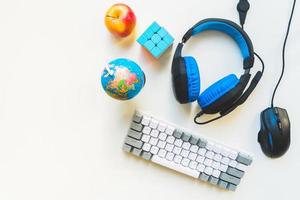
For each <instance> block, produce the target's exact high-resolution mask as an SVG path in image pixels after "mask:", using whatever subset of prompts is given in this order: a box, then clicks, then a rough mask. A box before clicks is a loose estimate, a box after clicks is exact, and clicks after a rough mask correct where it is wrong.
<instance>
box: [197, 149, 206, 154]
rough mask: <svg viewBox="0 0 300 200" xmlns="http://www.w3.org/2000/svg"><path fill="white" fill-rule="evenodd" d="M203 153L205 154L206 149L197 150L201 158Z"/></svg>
mask: <svg viewBox="0 0 300 200" xmlns="http://www.w3.org/2000/svg"><path fill="white" fill-rule="evenodd" d="M205 153H206V149H204V148H200V149H199V150H198V154H199V155H201V156H204V155H205Z"/></svg>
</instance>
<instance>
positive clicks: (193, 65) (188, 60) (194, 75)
mask: <svg viewBox="0 0 300 200" xmlns="http://www.w3.org/2000/svg"><path fill="white" fill-rule="evenodd" d="M184 62H185V67H186V74H187V86H188V100H189V102H193V101H195V100H197V98H198V97H199V93H200V75H199V68H198V64H197V62H196V60H195V58H193V57H191V56H187V57H184Z"/></svg>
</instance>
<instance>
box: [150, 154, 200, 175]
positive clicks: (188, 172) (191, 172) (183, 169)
mask: <svg viewBox="0 0 300 200" xmlns="http://www.w3.org/2000/svg"><path fill="white" fill-rule="evenodd" d="M151 160H152V162H154V163H156V164H159V165H162V166H164V167H167V168H170V169H173V170H175V171H178V172H181V173H183V174H186V175H189V176H192V177H194V178H198V177H199V174H200V173H199V172H198V171H196V170H192V169H190V168H188V167H184V166H182V165H179V164H176V163H175V162H170V161H168V160H166V159H164V158H161V157H159V156H157V155H154V156H153V157H152V159H151Z"/></svg>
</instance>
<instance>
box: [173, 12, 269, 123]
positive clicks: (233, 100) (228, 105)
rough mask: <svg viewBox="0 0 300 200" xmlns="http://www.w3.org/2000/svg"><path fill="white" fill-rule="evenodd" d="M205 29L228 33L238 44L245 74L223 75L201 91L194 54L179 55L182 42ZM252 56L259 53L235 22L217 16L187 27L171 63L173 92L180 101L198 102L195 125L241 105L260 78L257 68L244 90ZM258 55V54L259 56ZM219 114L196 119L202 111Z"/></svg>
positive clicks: (251, 65)
mask: <svg viewBox="0 0 300 200" xmlns="http://www.w3.org/2000/svg"><path fill="white" fill-rule="evenodd" d="M204 31H219V32H222V33H225V34H226V35H228V36H230V37H231V38H232V39H233V40H234V41H235V42H236V43H237V44H238V46H239V48H240V50H241V54H242V56H243V59H244V61H243V69H244V73H243V74H242V75H241V76H240V78H238V77H237V76H236V75H235V74H230V75H228V76H225V77H223V78H222V79H220V80H219V81H217V82H215V83H214V84H212V85H211V86H209V87H208V88H207V89H206V90H205V91H203V92H201V93H200V85H201V83H200V75H199V69H198V65H197V62H196V60H195V58H194V57H191V56H184V57H182V55H181V53H182V49H183V46H184V44H185V43H186V42H187V41H188V40H189V39H190V38H191V37H192V36H195V35H198V34H200V33H202V32H204ZM254 56H258V55H257V54H256V53H255V52H254V50H253V45H252V42H251V40H250V38H249V36H248V35H247V33H246V32H245V31H244V30H243V29H242V28H241V27H240V26H239V25H237V24H236V23H234V22H232V21H230V20H226V19H218V18H209V19H205V20H202V21H200V22H198V23H197V24H196V25H194V26H193V27H192V28H190V29H189V30H188V31H187V32H186V33H185V35H184V36H183V38H182V41H181V42H180V43H179V44H178V46H177V48H176V51H175V55H174V58H173V62H172V82H173V92H174V95H175V98H176V99H177V101H178V102H179V103H181V104H185V103H190V102H194V101H196V100H197V101H198V104H199V106H200V107H201V111H200V112H199V113H198V114H197V115H196V116H195V118H194V122H195V123H196V124H200V125H202V124H207V123H210V122H212V121H215V120H217V119H220V118H222V117H224V116H225V115H227V114H229V113H230V112H232V111H233V110H234V109H235V108H237V107H238V106H239V105H241V104H243V103H244V102H245V101H246V100H247V98H248V97H249V96H250V94H251V93H252V92H253V90H254V89H255V87H256V86H257V84H258V82H259V80H260V79H261V77H262V73H263V72H262V71H258V72H257V73H256V74H255V76H254V78H253V79H252V81H251V83H250V85H249V87H248V88H247V89H246V87H247V85H248V83H249V81H250V78H251V74H250V70H251V68H252V67H253V64H254ZM258 58H260V57H258ZM217 113H219V114H220V115H219V116H218V117H216V118H214V119H211V120H208V121H205V122H199V121H198V118H199V117H200V116H202V115H204V114H217Z"/></svg>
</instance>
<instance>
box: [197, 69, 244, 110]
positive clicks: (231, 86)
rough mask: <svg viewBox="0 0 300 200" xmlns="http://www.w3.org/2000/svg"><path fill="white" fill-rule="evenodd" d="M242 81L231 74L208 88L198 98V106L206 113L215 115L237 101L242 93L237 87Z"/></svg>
mask: <svg viewBox="0 0 300 200" xmlns="http://www.w3.org/2000/svg"><path fill="white" fill-rule="evenodd" d="M239 83H240V80H239V79H238V78H237V77H236V75H234V74H230V75H228V76H226V77H224V78H222V79H221V80H219V81H217V82H215V83H214V84H213V85H211V86H210V87H208V88H207V89H206V90H205V91H204V92H203V93H202V94H201V95H200V96H199V98H198V104H199V106H200V107H201V108H202V110H203V112H204V113H207V114H215V113H218V112H220V111H221V110H222V109H223V108H224V107H227V106H228V104H231V103H232V102H233V101H234V100H235V99H237V98H238V97H239V96H240V95H241V92H242V91H240V89H239V87H237V85H238V84H239Z"/></svg>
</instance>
